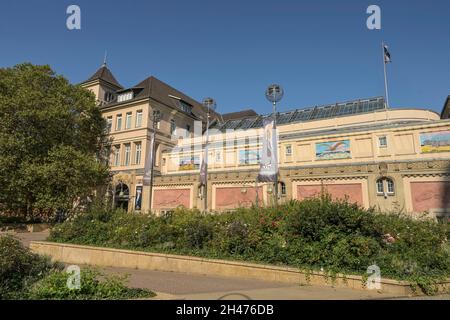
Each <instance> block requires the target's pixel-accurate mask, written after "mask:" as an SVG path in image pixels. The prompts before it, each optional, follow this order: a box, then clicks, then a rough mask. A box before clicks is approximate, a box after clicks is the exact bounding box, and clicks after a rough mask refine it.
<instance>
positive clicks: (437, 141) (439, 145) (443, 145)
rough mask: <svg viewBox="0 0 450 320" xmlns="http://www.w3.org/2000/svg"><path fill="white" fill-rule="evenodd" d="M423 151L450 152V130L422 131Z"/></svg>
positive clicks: (421, 143)
mask: <svg viewBox="0 0 450 320" xmlns="http://www.w3.org/2000/svg"><path fill="white" fill-rule="evenodd" d="M420 146H421V149H422V153H436V152H450V131H439V132H429V133H422V134H421V135H420Z"/></svg>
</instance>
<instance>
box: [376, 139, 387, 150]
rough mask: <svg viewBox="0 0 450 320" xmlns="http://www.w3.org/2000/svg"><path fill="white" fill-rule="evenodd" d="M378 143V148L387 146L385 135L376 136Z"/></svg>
mask: <svg viewBox="0 0 450 320" xmlns="http://www.w3.org/2000/svg"><path fill="white" fill-rule="evenodd" d="M378 145H379V146H380V148H387V137H386V136H383V137H378Z"/></svg>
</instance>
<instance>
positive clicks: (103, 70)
mask: <svg viewBox="0 0 450 320" xmlns="http://www.w3.org/2000/svg"><path fill="white" fill-rule="evenodd" d="M94 80H103V81H106V82H108V83H110V84H112V85H114V86H116V87H118V88H120V89H122V88H123V87H122V86H121V85H120V83H119V82H118V81H117V80H116V78H115V77H114V75H113V74H112V72H111V71H110V70H109V69H108V67H107V66H106V64H103V65H102V66H101V67H100V68H99V69H98V70H97V71H96V72H95V73H94V74H93V75H92V76H91V77H90V78H89V79H87V80H86V81H84V83H86V82H90V81H94Z"/></svg>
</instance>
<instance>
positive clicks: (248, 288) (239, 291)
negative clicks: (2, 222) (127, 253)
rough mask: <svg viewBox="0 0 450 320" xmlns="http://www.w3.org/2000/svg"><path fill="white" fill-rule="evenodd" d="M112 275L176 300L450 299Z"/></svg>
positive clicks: (33, 236)
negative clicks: (125, 277)
mask: <svg viewBox="0 0 450 320" xmlns="http://www.w3.org/2000/svg"><path fill="white" fill-rule="evenodd" d="M10 233H11V234H13V235H14V236H16V237H17V238H19V239H20V240H21V241H22V242H23V243H24V244H25V245H26V246H29V243H30V241H39V240H45V239H46V238H47V237H48V231H47V232H36V233H12V232H10ZM103 269H104V271H105V272H106V273H109V274H127V275H128V276H129V277H128V284H129V286H130V287H134V288H146V289H149V290H152V291H154V292H156V293H157V297H156V299H164V300H166V299H173V300H374V299H382V300H386V299H413V300H450V295H441V296H436V297H395V296H392V295H389V294H383V293H378V292H377V291H362V290H352V289H345V288H332V287H321V286H300V285H292V284H286V283H278V282H269V281H258V280H243V279H237V278H229V277H220V276H203V275H194V274H187V273H179V272H162V271H151V270H138V269H126V268H112V267H107V268H103Z"/></svg>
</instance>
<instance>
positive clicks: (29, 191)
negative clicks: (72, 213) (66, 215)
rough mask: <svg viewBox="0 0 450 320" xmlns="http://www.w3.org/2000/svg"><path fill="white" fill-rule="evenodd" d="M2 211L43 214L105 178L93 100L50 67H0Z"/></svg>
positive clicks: (101, 127)
mask: <svg viewBox="0 0 450 320" xmlns="http://www.w3.org/2000/svg"><path fill="white" fill-rule="evenodd" d="M0 124H1V125H0V212H8V213H13V214H20V215H23V216H25V217H27V218H30V217H31V216H34V215H37V214H38V215H43V214H44V216H47V217H48V216H49V215H51V214H52V213H54V212H55V211H56V210H68V209H70V208H72V206H73V203H74V201H76V200H77V199H79V198H81V199H83V198H85V197H87V196H88V195H89V194H91V193H92V192H93V190H94V188H95V187H97V186H100V185H103V184H104V183H105V182H106V181H107V178H108V175H109V174H108V167H107V165H106V164H105V163H106V161H103V160H104V156H106V150H107V149H106V148H105V145H106V144H107V140H106V135H105V127H106V123H105V120H104V119H103V118H102V116H101V112H100V110H99V108H98V107H97V106H96V104H95V97H94V95H93V94H92V93H90V92H89V91H87V90H85V89H83V88H81V87H80V86H76V85H71V84H70V83H69V81H68V80H66V79H65V78H63V77H62V76H58V75H56V74H55V73H54V72H53V71H52V69H51V68H50V67H49V66H35V65H31V64H21V65H16V66H14V67H12V68H0Z"/></svg>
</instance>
